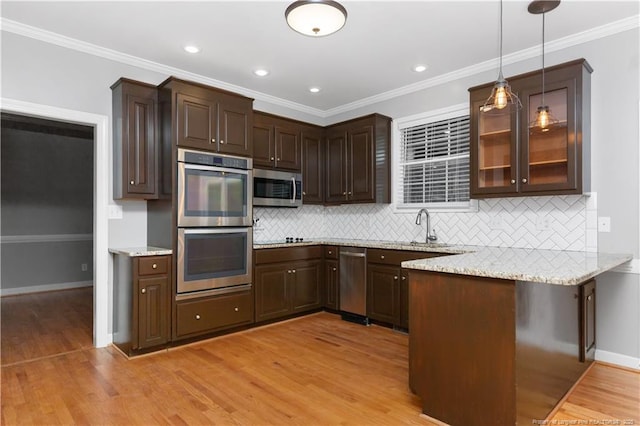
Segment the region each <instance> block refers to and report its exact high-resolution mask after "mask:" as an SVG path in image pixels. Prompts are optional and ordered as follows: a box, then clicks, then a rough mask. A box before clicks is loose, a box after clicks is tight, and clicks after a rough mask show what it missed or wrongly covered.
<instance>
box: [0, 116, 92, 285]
mask: <svg viewBox="0 0 640 426" xmlns="http://www.w3.org/2000/svg"><path fill="white" fill-rule="evenodd" d="M41 128H42V126H41ZM44 132H46V128H45V130H44ZM0 136H1V138H2V143H1V167H2V168H1V170H2V176H1V179H0V185H1V187H2V196H1V198H0V205H1V207H2V227H1V235H2V253H1V255H2V256H1V261H2V274H1V281H0V288H2V289H3V290H7V289H15V288H22V287H30V286H42V285H50V284H70V283H78V282H91V281H92V280H93V242H92V239H91V234H92V233H93V140H92V139H86V138H80V137H71V136H64V135H56V134H47V133H43V132H42V131H31V130H24V129H15V128H9V127H6V126H4V125H3V127H2V133H1V135H0ZM87 236H88V237H87ZM66 240H68V241H66ZM82 264H86V265H87V270H86V271H82V269H81V265H82Z"/></svg>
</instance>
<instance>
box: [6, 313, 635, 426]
mask: <svg viewBox="0 0 640 426" xmlns="http://www.w3.org/2000/svg"><path fill="white" fill-rule="evenodd" d="M407 344H408V338H407V336H406V335H404V334H400V333H396V332H393V331H392V330H389V329H387V328H383V327H377V326H371V327H364V326H361V325H357V324H352V323H349V322H345V321H342V320H340V318H339V316H337V315H333V314H329V313H319V314H315V315H309V316H306V317H302V318H299V319H296V320H291V321H287V322H283V323H277V324H274V325H271V326H267V327H261V328H256V329H253V330H249V331H246V332H241V333H236V334H233V335H228V336H223V337H220V338H216V339H211V340H207V341H203V342H199V343H195V344H191V345H188V346H183V347H178V348H174V349H171V350H168V351H162V352H159V353H154V354H151V355H147V356H142V357H138V358H134V359H127V358H126V357H124V356H123V355H122V354H121V353H120V352H119V351H117V350H116V349H115V348H113V347H108V348H102V349H94V348H88V349H81V350H76V351H72V352H67V353H65V354H62V355H59V356H49V357H45V358H40V359H36V360H33V361H25V362H19V363H13V364H12V365H6V366H3V367H2V369H1V382H2V385H1V386H2V387H1V391H2V393H1V404H2V412H1V417H0V423H1V424H3V425H28V424H113V425H120V424H123V425H124V424H126V425H137V424H140V425H149V424H173V425H185V424H188V425H201V424H224V425H338V424H340V425H348V424H351V425H407V424H408V425H411V424H418V425H432V424H434V423H430V422H429V421H428V420H427V419H425V418H424V417H421V416H420V409H421V404H420V400H419V399H418V398H417V397H415V396H414V395H413V394H411V392H410V391H409V389H408V386H407V365H408V362H407ZM5 349H6V348H5V347H4V346H3V347H2V352H3V353H4V352H5ZM3 356H4V354H3ZM461 403H464V402H463V401H461ZM638 406H640V374H639V373H635V372H631V371H625V370H621V369H618V368H614V367H610V366H606V365H595V366H594V368H592V369H591V371H590V372H589V374H588V375H587V376H586V377H585V379H584V380H583V382H582V383H580V384H579V385H578V386H577V387H576V389H575V390H574V391H573V392H572V393H571V395H570V396H569V398H568V399H567V400H566V402H565V403H564V404H563V405H562V406H561V407H560V409H559V410H558V411H557V413H556V414H555V417H553V419H554V420H560V419H583V420H584V419H597V420H601V419H620V420H624V419H633V421H634V422H635V423H631V424H638V425H640V413H638ZM634 409H635V411H634ZM557 424H561V423H557ZM576 424H581V423H576ZM585 424H588V423H585ZM592 424H593V423H592ZM620 424H622V423H620Z"/></svg>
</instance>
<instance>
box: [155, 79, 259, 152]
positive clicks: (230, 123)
mask: <svg viewBox="0 0 640 426" xmlns="http://www.w3.org/2000/svg"><path fill="white" fill-rule="evenodd" d="M160 88H161V89H162V90H163V93H164V94H165V95H164V96H165V99H167V101H168V102H171V103H172V104H173V102H175V108H176V113H175V115H173V114H172V115H171V116H172V118H173V117H175V120H176V121H175V123H173V124H174V126H175V127H173V126H172V127H173V128H174V131H175V137H176V140H175V144H176V145H177V146H180V147H184V148H194V149H199V150H205V151H214V152H220V153H223V154H232V155H240V156H245V157H251V155H252V143H253V136H252V130H253V129H252V122H253V100H252V99H250V98H245V97H244V96H240V95H236V94H234V93H230V92H225V91H221V90H218V89H214V88H211V87H207V86H203V85H199V84H197V83H190V82H186V81H182V80H179V79H176V78H173V77H172V78H169V79H168V80H166V81H165V82H164V83H162V84H161V85H160ZM169 96H170V101H169ZM165 107H168V106H165Z"/></svg>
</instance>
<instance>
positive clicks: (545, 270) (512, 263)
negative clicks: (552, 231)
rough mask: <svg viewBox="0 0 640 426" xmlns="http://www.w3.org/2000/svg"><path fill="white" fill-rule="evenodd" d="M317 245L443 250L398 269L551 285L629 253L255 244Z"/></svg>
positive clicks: (611, 264)
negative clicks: (439, 254)
mask: <svg viewBox="0 0 640 426" xmlns="http://www.w3.org/2000/svg"><path fill="white" fill-rule="evenodd" d="M317 244H326V245H336V246H355V247H366V248H379V249H388V250H411V251H424V252H431V253H444V254H451V255H454V256H439V257H434V258H429V259H418V260H410V261H405V262H402V267H403V268H408V269H417V270H424V271H432V272H444V273H450V274H461V275H473V276H478V277H489V278H500V279H507V280H517V281H530V282H539V283H547V284H557V285H577V284H580V283H582V282H584V281H586V280H588V279H589V278H593V277H595V276H596V275H598V274H600V273H602V272H606V271H608V270H611V269H613V268H615V267H616V266H619V265H621V264H623V263H625V262H627V261H629V260H631V259H632V258H633V256H632V255H630V254H609V253H592V252H581V251H564V250H538V249H518V248H505V247H482V246H464V245H448V244H441V243H430V244H425V243H409V242H406V243H405V242H396V241H379V240H349V239H312V240H307V241H303V242H294V243H285V242H283V241H264V242H255V243H254V246H253V247H254V248H255V249H264V248H280V247H297V246H309V245H317Z"/></svg>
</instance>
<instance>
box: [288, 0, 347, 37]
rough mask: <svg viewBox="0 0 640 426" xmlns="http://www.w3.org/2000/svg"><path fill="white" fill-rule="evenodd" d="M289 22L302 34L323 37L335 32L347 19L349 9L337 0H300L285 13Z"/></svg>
mask: <svg viewBox="0 0 640 426" xmlns="http://www.w3.org/2000/svg"><path fill="white" fill-rule="evenodd" d="M284 16H285V18H286V19H287V24H289V26H290V27H291V28H292V29H293V30H294V31H297V32H299V33H300V34H304V35H308V36H312V37H322V36H327V35H329V34H333V33H335V32H336V31H338V30H339V29H340V28H342V27H343V26H344V24H345V22H346V21H347V10H346V9H345V8H344V7H343V6H342V5H341V4H340V3H338V2H337V1H331V0H300V1H295V2H293V3H291V5H289V7H288V8H287V10H286V11H285V13H284Z"/></svg>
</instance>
